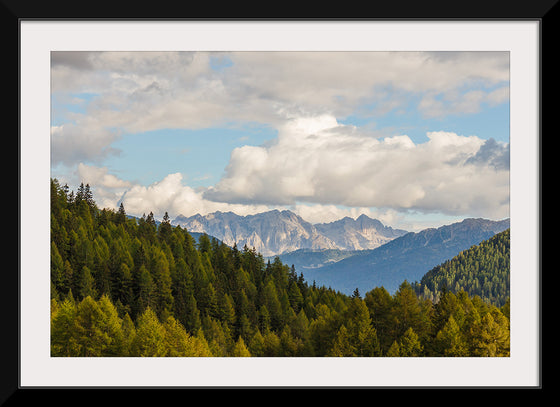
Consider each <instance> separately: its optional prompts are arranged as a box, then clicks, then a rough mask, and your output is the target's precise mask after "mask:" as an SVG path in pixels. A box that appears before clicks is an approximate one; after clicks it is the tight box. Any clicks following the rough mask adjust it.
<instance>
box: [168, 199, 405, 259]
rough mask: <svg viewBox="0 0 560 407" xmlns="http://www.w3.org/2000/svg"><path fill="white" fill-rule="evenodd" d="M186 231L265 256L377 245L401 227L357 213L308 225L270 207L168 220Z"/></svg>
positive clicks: (403, 231) (388, 239) (401, 231)
mask: <svg viewBox="0 0 560 407" xmlns="http://www.w3.org/2000/svg"><path fill="white" fill-rule="evenodd" d="M171 223H172V224H173V225H180V226H181V227H183V228H186V229H187V230H188V231H189V232H200V233H207V234H209V235H211V236H214V237H216V238H217V239H219V240H221V241H222V242H224V243H225V244H227V245H229V246H233V245H234V244H237V246H238V247H239V248H241V247H243V246H245V245H247V247H249V248H253V247H254V248H255V249H256V250H257V251H258V252H259V253H261V254H262V255H263V256H265V257H271V256H276V255H281V254H284V253H289V252H293V251H295V250H299V249H314V250H325V249H338V250H366V249H373V248H376V247H379V246H381V245H383V244H385V243H387V242H389V241H391V240H393V239H395V238H396V237H399V236H402V235H404V234H406V233H407V231H405V230H400V229H393V228H391V227H389V226H384V225H383V224H382V223H381V222H380V221H379V220H377V219H371V218H369V217H368V216H366V215H361V216H360V217H358V218H357V219H356V220H354V219H352V218H349V217H345V218H343V219H340V220H337V221H335V222H331V223H320V224H315V225H313V224H311V223H309V222H307V221H305V220H304V219H303V218H301V217H300V216H298V215H296V214H295V213H293V212H291V211H288V210H284V211H279V210H272V211H268V212H262V213H258V214H255V215H247V216H240V215H237V214H235V213H233V212H214V213H210V214H208V215H205V216H202V215H200V214H196V215H194V216H191V217H185V216H182V215H179V216H177V217H176V218H175V219H174V220H173V221H172V222H171Z"/></svg>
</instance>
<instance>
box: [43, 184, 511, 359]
mask: <svg viewBox="0 0 560 407" xmlns="http://www.w3.org/2000/svg"><path fill="white" fill-rule="evenodd" d="M50 244H51V288H50V291H51V356H57V357H76V356H78V357H92V356H94V357H97V356H108V357H121V356H127V357H139V356H167V357H173V356H175V357H194V356H202V357H223V356H228V357H231V356H235V357H309V356H312V357H319V356H327V357H335V356H341V357H344V356H354V357H356V356H357V357H426V356H427V357H433V356H441V357H465V356H469V357H476V356H480V357H504V356H505V357H507V356H509V355H510V331H509V229H508V230H506V231H504V232H502V233H499V234H497V235H495V236H494V237H493V238H491V239H489V240H487V241H484V242H483V243H481V244H480V245H477V246H473V247H472V248H470V249H468V250H465V251H463V252H461V253H460V254H459V255H458V256H456V257H455V258H453V259H449V261H447V262H445V263H444V264H442V265H440V266H438V267H436V268H434V269H432V270H426V274H425V275H424V277H423V278H422V280H421V281H419V282H407V281H404V282H403V283H402V284H401V285H400V287H399V288H398V290H396V292H394V293H393V294H390V293H389V292H388V291H387V290H386V289H384V288H383V287H372V289H371V290H370V291H368V292H364V293H361V292H358V290H357V289H356V291H355V292H354V294H353V295H346V294H342V293H340V292H338V291H335V290H333V289H331V288H329V287H324V286H319V285H318V284H316V283H315V282H310V281H306V280H305V279H304V277H303V274H302V273H298V270H296V269H294V267H292V266H290V265H286V264H282V262H281V261H280V260H279V258H278V257H277V258H276V259H275V260H273V261H269V260H265V259H264V258H263V256H262V255H261V254H259V253H258V252H256V251H255V250H254V249H252V248H249V247H246V246H245V247H237V246H235V245H234V246H233V247H230V246H227V245H226V244H224V243H222V242H220V241H219V240H217V239H215V238H211V237H209V236H208V235H205V234H203V235H202V236H200V237H199V238H198V239H195V238H194V237H193V236H192V235H191V234H189V233H188V231H187V230H185V229H183V228H181V227H180V226H172V225H171V223H170V221H169V216H167V214H166V216H164V217H163V220H162V221H161V222H156V220H155V219H154V215H153V214H152V213H149V214H147V215H146V214H145V215H144V216H142V217H140V218H134V217H131V216H128V215H127V213H126V208H125V207H124V206H123V205H122V204H121V206H120V208H119V209H118V210H112V209H103V208H98V206H97V204H96V202H95V200H94V197H93V194H92V192H91V190H90V188H89V185H85V186H84V185H83V184H81V185H80V187H79V188H78V189H77V191H70V190H69V188H68V187H67V186H66V185H64V186H62V185H60V183H59V181H58V180H57V179H51V242H50Z"/></svg>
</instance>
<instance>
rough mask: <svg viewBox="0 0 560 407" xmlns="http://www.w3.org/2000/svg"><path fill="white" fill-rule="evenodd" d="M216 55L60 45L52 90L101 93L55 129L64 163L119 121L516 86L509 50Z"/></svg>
mask: <svg viewBox="0 0 560 407" xmlns="http://www.w3.org/2000/svg"><path fill="white" fill-rule="evenodd" d="M213 55H217V54H210V53H204V52H200V53H192V52H53V53H52V61H53V63H52V70H51V77H52V90H53V92H55V93H57V94H64V93H66V92H69V93H71V94H79V93H82V92H89V93H94V94H96V95H97V96H96V97H95V98H94V99H92V100H91V102H90V103H89V105H88V106H87V107H86V108H87V111H86V112H85V113H81V114H78V113H76V114H74V115H73V116H72V120H73V124H65V125H64V127H61V128H60V129H59V130H60V131H59V133H60V134H58V141H59V142H58V141H57V140H55V135H54V133H53V153H54V154H53V158H54V159H55V160H59V161H60V162H64V163H66V164H71V163H78V162H80V161H83V160H85V159H87V160H90V161H95V159H97V158H103V157H104V156H105V155H106V154H107V153H108V152H111V147H110V145H111V143H112V142H113V141H114V140H115V134H114V131H115V129H119V131H122V132H128V133H135V132H145V131H149V130H155V129H161V128H189V129H196V128H204V127H210V126H224V125H227V124H230V123H236V122H237V123H239V122H246V121H251V122H260V123H267V124H270V125H272V126H279V125H281V123H282V122H283V121H284V120H285V119H286V118H290V117H300V116H318V115H321V114H330V115H333V116H335V117H344V116H347V115H349V114H355V113H356V111H358V112H359V114H363V115H367V116H371V115H372V114H374V113H377V114H379V113H385V112H388V111H390V110H392V109H397V108H399V107H400V106H402V103H403V102H404V103H409V102H410V97H408V96H407V95H409V94H410V95H419V96H420V99H421V102H420V104H419V106H418V108H419V109H420V110H421V111H422V112H423V113H424V114H425V115H427V116H430V117H435V116H437V117H439V116H442V115H445V114H457V113H472V112H476V111H478V109H479V108H480V104H481V103H489V104H496V103H501V102H503V101H505V100H507V96H508V94H507V92H508V89H509V87H508V86H507V82H508V80H509V59H508V58H509V57H508V54H507V53H503V52H497V53H489V52H472V53H471V52H466V53H421V52H410V53H407V52H233V53H228V54H227V57H228V59H229V60H230V61H231V62H232V63H231V66H227V67H223V68H221V69H218V70H214V69H212V65H211V59H212V56H213ZM219 55H221V54H219ZM496 86H502V87H500V88H498V89H495V87H496ZM466 89H467V90H468V91H465V90H466ZM62 99H64V98H63V97H62V96H61V100H62ZM356 109H358V110H356ZM56 113H57V112H56V111H55V112H54V114H55V115H56ZM57 131H58V130H57ZM62 135H63V136H62Z"/></svg>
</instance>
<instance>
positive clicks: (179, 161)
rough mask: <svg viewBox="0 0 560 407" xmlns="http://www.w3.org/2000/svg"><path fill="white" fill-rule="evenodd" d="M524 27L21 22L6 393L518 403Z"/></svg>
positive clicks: (534, 31) (535, 54)
mask: <svg viewBox="0 0 560 407" xmlns="http://www.w3.org/2000/svg"><path fill="white" fill-rule="evenodd" d="M541 24H542V21H541V20H540V19H539V18H534V19H532V18H528V19H512V20H498V19H497V20H490V19H481V20H272V21H271V20H200V21H199V20H128V21H126V20H124V21H123V20H85V21H84V20H33V19H29V20H26V19H23V20H21V21H20V22H19V29H20V50H19V52H20V204H21V209H20V213H21V214H22V216H21V217H20V232H21V234H20V236H21V240H20V270H19V271H20V275H19V278H20V280H19V283H20V286H19V288H20V293H19V294H20V299H19V319H20V320H19V324H20V325H19V328H20V336H19V387H20V388H22V389H26V388H52V387H55V388H88V387H93V388H113V387H117V388H143V387H154V388H175V387H180V388H208V387H215V388H224V387H249V388H269V387H294V388H300V387H301V388H327V387H341V388H353V387H356V388H392V387H400V388H416V387H422V388H423V387H448V388H449V387H451V388H455V387H470V388H472V387H476V388H486V387H494V388H495V387H530V388H535V387H537V388H538V387H540V385H541V361H540V358H541V339H540V330H541V320H540V303H541V299H540V295H541V285H540V281H541V266H540V233H541V232H540V230H541V226H540V193H541V192H540V165H541V163H540V162H541V150H540V149H541V137H542V135H541V121H542V117H541V68H542V65H541V64H542V62H541V37H542V27H541ZM383 301H385V302H383ZM382 303H383V304H385V305H383V304H382ZM145 356H147V357H145Z"/></svg>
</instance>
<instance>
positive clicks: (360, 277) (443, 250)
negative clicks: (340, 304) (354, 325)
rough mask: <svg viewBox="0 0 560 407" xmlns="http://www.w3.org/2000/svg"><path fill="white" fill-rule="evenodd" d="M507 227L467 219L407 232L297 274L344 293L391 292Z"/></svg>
mask: <svg viewBox="0 0 560 407" xmlns="http://www.w3.org/2000/svg"><path fill="white" fill-rule="evenodd" d="M509 227H510V221H509V219H504V220H501V221H492V220H487V219H480V218H478V219H473V218H468V219H465V220H463V221H462V222H457V223H453V224H451V225H445V226H441V227H439V228H429V229H424V230H422V231H420V232H416V233H414V232H410V233H407V234H405V235H404V236H401V237H399V238H396V239H393V240H392V241H390V242H388V243H386V244H384V245H382V246H380V247H377V248H375V249H373V250H362V251H358V252H355V253H354V254H353V255H351V256H348V257H346V258H344V259H342V260H340V261H337V262H330V263H327V264H324V265H322V266H320V267H308V268H303V270H301V271H302V272H303V274H304V277H305V279H306V280H307V281H309V282H312V281H316V282H317V284H319V285H325V286H327V287H331V288H333V289H336V290H339V291H341V292H344V293H347V294H350V293H352V292H353V291H354V290H355V289H356V288H358V290H359V291H360V292H361V293H364V292H367V291H369V290H371V289H372V288H374V287H378V286H383V287H384V288H385V289H387V291H389V292H390V293H394V292H395V291H396V289H397V288H398V287H399V285H400V284H401V283H402V282H403V281H404V280H407V281H409V282H411V283H412V282H415V281H419V280H420V279H421V278H422V276H423V275H424V274H425V273H427V272H428V271H429V270H430V269H432V268H433V267H435V266H437V265H439V264H441V263H443V262H444V261H446V260H448V259H451V258H452V257H454V256H456V255H457V254H459V253H460V252H461V251H463V250H466V249H468V248H470V247H471V246H473V245H476V244H479V243H480V242H482V241H483V240H486V239H489V238H490V237H492V236H494V235H495V234H497V233H499V232H502V231H504V230H506V229H508V228H509ZM282 257H283V256H280V259H281V260H283V261H285V260H288V259H282ZM288 264H289V263H288Z"/></svg>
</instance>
